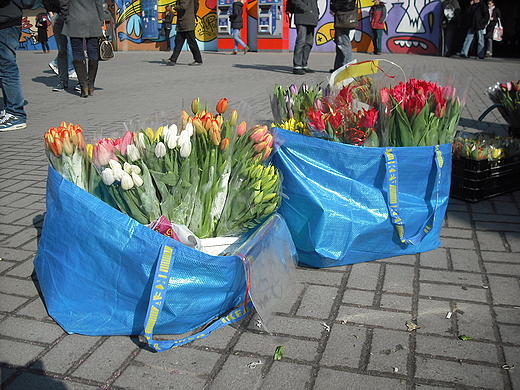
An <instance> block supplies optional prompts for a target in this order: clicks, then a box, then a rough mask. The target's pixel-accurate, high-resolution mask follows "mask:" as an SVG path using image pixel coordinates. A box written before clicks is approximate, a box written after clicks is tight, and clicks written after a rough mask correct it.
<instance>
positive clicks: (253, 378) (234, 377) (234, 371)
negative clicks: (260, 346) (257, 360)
mask: <svg viewBox="0 0 520 390" xmlns="http://www.w3.org/2000/svg"><path fill="white" fill-rule="evenodd" d="M252 361H254V358H251V357H242V356H233V355H231V356H229V358H228V359H227V360H226V362H225V363H224V366H223V367H222V369H221V370H220V372H219V373H218V374H217V376H216V377H215V379H214V380H213V381H212V383H211V386H210V387H209V389H210V390H220V389H254V388H255V386H256V385H257V384H259V383H262V381H263V378H262V376H263V375H262V366H261V365H260V366H258V367H256V368H255V369H251V368H249V367H248V365H249V363H251V362H252Z"/></svg>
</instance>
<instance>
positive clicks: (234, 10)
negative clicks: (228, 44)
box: [229, 0, 249, 54]
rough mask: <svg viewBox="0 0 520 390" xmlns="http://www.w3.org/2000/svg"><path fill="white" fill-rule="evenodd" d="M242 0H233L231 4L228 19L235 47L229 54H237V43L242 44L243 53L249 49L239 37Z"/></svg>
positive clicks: (242, 22) (241, 21) (242, 24)
mask: <svg viewBox="0 0 520 390" xmlns="http://www.w3.org/2000/svg"><path fill="white" fill-rule="evenodd" d="M243 13H244V0H235V1H234V2H233V5H232V6H231V14H230V15H229V20H230V21H231V35H232V36H233V39H234V40H235V47H234V49H233V51H232V52H231V54H237V52H238V45H240V46H242V48H243V49H244V54H246V53H247V52H248V51H249V46H247V45H246V44H245V43H244V41H243V40H242V39H241V38H240V30H242V28H243V27H244V19H243V16H242V15H243Z"/></svg>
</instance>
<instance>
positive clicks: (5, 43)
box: [0, 0, 34, 131]
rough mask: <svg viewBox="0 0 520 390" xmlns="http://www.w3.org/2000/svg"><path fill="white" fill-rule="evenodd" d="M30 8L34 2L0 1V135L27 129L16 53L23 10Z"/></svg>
mask: <svg viewBox="0 0 520 390" xmlns="http://www.w3.org/2000/svg"><path fill="white" fill-rule="evenodd" d="M33 5H34V0H32V1H27V0H0V88H1V89H2V95H3V97H4V107H3V109H2V111H0V131H9V130H20V129H25V128H26V127H27V123H26V121H27V114H26V113H25V109H24V107H23V105H24V96H23V90H22V80H21V78H20V70H19V69H18V64H17V63H16V49H17V48H18V45H19V41H20V37H21V35H22V16H23V12H22V9H24V8H31V7H32V6H33Z"/></svg>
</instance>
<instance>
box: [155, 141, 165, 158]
mask: <svg viewBox="0 0 520 390" xmlns="http://www.w3.org/2000/svg"><path fill="white" fill-rule="evenodd" d="M165 154H166V146H165V145H164V144H163V143H162V142H158V143H157V145H155V157H157V158H161V157H164V155H165Z"/></svg>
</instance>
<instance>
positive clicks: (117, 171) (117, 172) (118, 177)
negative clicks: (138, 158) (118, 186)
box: [112, 169, 126, 181]
mask: <svg viewBox="0 0 520 390" xmlns="http://www.w3.org/2000/svg"><path fill="white" fill-rule="evenodd" d="M125 173H126V172H125V171H123V170H122V169H112V175H114V180H115V181H121V179H122V178H123V174H125Z"/></svg>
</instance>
